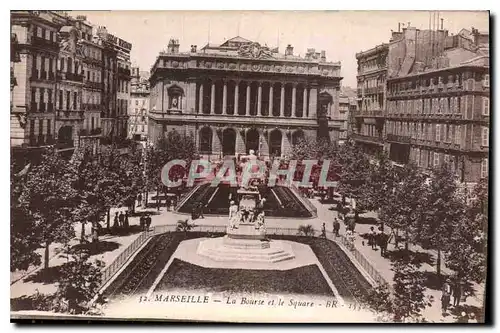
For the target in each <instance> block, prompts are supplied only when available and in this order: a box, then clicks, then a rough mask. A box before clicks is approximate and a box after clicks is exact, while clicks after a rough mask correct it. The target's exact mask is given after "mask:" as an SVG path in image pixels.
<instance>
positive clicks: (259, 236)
mask: <svg viewBox="0 0 500 333" xmlns="http://www.w3.org/2000/svg"><path fill="white" fill-rule="evenodd" d="M226 234H227V236H228V237H229V238H233V239H256V240H265V239H266V234H265V232H264V230H262V229H256V225H255V224H254V223H240V224H239V225H238V228H237V229H232V228H231V227H227V231H226Z"/></svg>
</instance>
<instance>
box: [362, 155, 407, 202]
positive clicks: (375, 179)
mask: <svg viewBox="0 0 500 333" xmlns="http://www.w3.org/2000/svg"><path fill="white" fill-rule="evenodd" d="M399 178H400V177H399V173H398V170H397V169H396V168H395V167H394V166H393V164H392V163H391V161H390V159H389V157H388V156H387V154H386V153H385V152H383V153H381V154H379V155H377V159H376V160H375V161H374V163H373V164H372V169H371V175H370V177H369V179H368V181H367V186H366V189H367V190H368V191H367V192H366V194H365V195H363V199H364V200H365V203H364V206H368V207H373V208H375V209H380V208H382V207H383V206H387V205H388V204H390V201H392V197H391V196H390V195H388V193H389V194H390V193H392V191H393V190H394V188H395V187H396V185H397V184H398V183H399Z"/></svg>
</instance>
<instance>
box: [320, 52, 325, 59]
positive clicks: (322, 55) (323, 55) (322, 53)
mask: <svg viewBox="0 0 500 333" xmlns="http://www.w3.org/2000/svg"><path fill="white" fill-rule="evenodd" d="M320 59H321V61H326V51H321V58H320Z"/></svg>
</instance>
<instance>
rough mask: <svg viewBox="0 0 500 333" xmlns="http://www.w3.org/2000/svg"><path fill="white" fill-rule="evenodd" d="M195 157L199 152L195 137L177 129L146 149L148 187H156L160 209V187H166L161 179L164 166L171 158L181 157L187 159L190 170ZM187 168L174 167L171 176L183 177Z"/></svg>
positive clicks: (187, 166)
mask: <svg viewBox="0 0 500 333" xmlns="http://www.w3.org/2000/svg"><path fill="white" fill-rule="evenodd" d="M195 158H197V152H196V144H195V142H194V139H193V137H192V136H188V135H185V134H183V135H181V134H180V133H178V132H177V131H175V130H174V131H170V132H168V134H167V136H162V137H160V138H159V139H158V141H157V142H156V144H155V145H154V146H153V147H149V148H147V149H146V177H147V180H146V185H147V186H146V188H147V189H148V190H149V189H156V194H157V195H156V197H157V207H158V209H160V206H159V202H158V200H159V194H160V189H162V188H163V187H164V186H163V183H162V181H161V171H162V169H163V166H164V165H165V164H166V163H167V162H169V161H171V160H174V159H180V160H184V161H186V169H187V170H188V169H189V167H190V165H191V162H192V161H193V160H194V159H195ZM186 169H179V168H176V169H172V170H171V171H172V172H174V174H172V172H171V174H170V177H173V178H182V177H183V176H184V174H185V173H186ZM146 195H147V193H146Z"/></svg>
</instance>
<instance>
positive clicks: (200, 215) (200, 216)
mask: <svg viewBox="0 0 500 333" xmlns="http://www.w3.org/2000/svg"><path fill="white" fill-rule="evenodd" d="M203 208H205V207H203V204H202V203H201V202H200V204H199V205H198V217H199V218H200V219H204V218H205V216H203Z"/></svg>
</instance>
